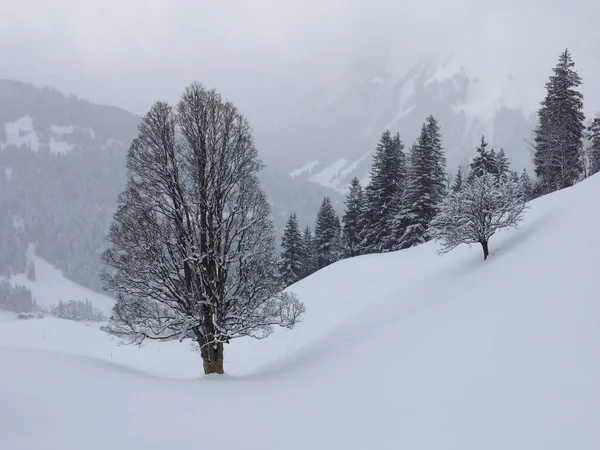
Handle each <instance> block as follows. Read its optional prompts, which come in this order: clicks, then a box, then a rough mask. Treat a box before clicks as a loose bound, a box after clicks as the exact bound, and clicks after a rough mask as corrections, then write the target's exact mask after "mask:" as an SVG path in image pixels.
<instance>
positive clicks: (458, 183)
mask: <svg viewBox="0 0 600 450" xmlns="http://www.w3.org/2000/svg"><path fill="white" fill-rule="evenodd" d="M464 183H465V180H464V177H463V171H462V167H459V168H458V171H457V172H456V175H455V176H454V180H453V181H452V186H450V190H451V191H453V192H458V191H460V190H461V189H462V187H463V184H464Z"/></svg>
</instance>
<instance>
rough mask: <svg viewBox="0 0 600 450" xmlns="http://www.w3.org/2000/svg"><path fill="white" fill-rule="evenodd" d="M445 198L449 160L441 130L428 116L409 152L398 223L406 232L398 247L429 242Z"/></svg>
mask: <svg viewBox="0 0 600 450" xmlns="http://www.w3.org/2000/svg"><path fill="white" fill-rule="evenodd" d="M445 195H446V157H445V155H444V151H443V149H442V139H441V135H440V128H439V126H438V123H437V121H436V119H435V118H434V117H433V116H429V117H428V118H427V119H426V121H425V123H424V124H423V126H422V128H421V134H420V136H419V138H418V140H417V142H416V143H415V144H414V145H413V146H412V148H411V152H410V167H409V170H408V184H407V187H406V194H405V197H404V201H403V203H404V207H403V208H402V210H401V211H400V212H399V219H397V220H399V221H402V222H404V225H405V229H404V233H403V235H402V238H401V239H400V241H399V242H398V245H397V248H408V247H412V246H414V245H418V244H421V243H423V242H426V241H428V240H429V239H430V235H429V224H430V223H431V220H432V219H433V218H434V217H435V216H436V214H437V213H438V210H439V206H440V204H441V202H442V200H443V199H444V197H445Z"/></svg>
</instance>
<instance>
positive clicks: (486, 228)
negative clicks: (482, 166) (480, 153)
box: [431, 173, 525, 260]
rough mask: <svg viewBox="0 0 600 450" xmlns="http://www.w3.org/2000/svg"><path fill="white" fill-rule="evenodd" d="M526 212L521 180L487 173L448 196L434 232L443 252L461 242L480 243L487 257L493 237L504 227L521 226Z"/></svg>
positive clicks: (436, 219) (433, 225)
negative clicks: (502, 178) (519, 181)
mask: <svg viewBox="0 0 600 450" xmlns="http://www.w3.org/2000/svg"><path fill="white" fill-rule="evenodd" d="M524 211H525V199H524V197H523V191H522V189H521V185H520V183H518V182H515V181H514V180H512V179H511V178H507V179H505V180H500V181H498V179H497V178H496V177H495V176H494V175H492V174H489V173H484V174H482V175H481V176H479V177H475V179H474V180H473V181H471V182H470V183H468V184H466V185H465V187H464V188H463V189H462V190H460V191H458V192H451V193H450V195H448V197H446V199H445V200H444V202H443V203H442V206H441V210H440V213H439V214H438V216H437V217H436V218H435V219H433V221H432V225H431V226H432V233H433V236H434V237H435V239H436V240H438V241H441V244H442V246H441V250H440V253H446V252H448V251H450V250H452V249H454V248H455V247H457V246H459V245H461V244H477V243H478V244H481V247H482V249H483V259H484V260H486V259H487V257H488V255H489V247H488V243H489V239H490V237H492V236H493V235H494V233H496V231H498V230H500V229H502V228H510V227H517V226H518V224H519V223H520V221H521V219H522V218H523V213H524Z"/></svg>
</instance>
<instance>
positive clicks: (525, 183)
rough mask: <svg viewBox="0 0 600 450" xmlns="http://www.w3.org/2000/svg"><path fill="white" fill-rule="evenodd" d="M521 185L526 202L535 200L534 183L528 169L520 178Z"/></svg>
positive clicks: (524, 170)
mask: <svg viewBox="0 0 600 450" xmlns="http://www.w3.org/2000/svg"><path fill="white" fill-rule="evenodd" d="M519 183H521V189H522V190H523V197H524V199H525V201H527V202H528V201H529V200H532V199H533V182H532V181H531V178H530V177H529V174H528V173H527V169H523V171H522V172H521V176H520V177H519Z"/></svg>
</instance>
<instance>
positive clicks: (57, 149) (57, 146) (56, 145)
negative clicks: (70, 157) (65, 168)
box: [50, 138, 73, 155]
mask: <svg viewBox="0 0 600 450" xmlns="http://www.w3.org/2000/svg"><path fill="white" fill-rule="evenodd" d="M72 149H73V144H69V143H68V142H64V141H57V140H56V139H54V138H50V151H51V152H52V153H59V154H62V155H66V154H67V153H70V152H71V150H72Z"/></svg>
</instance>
